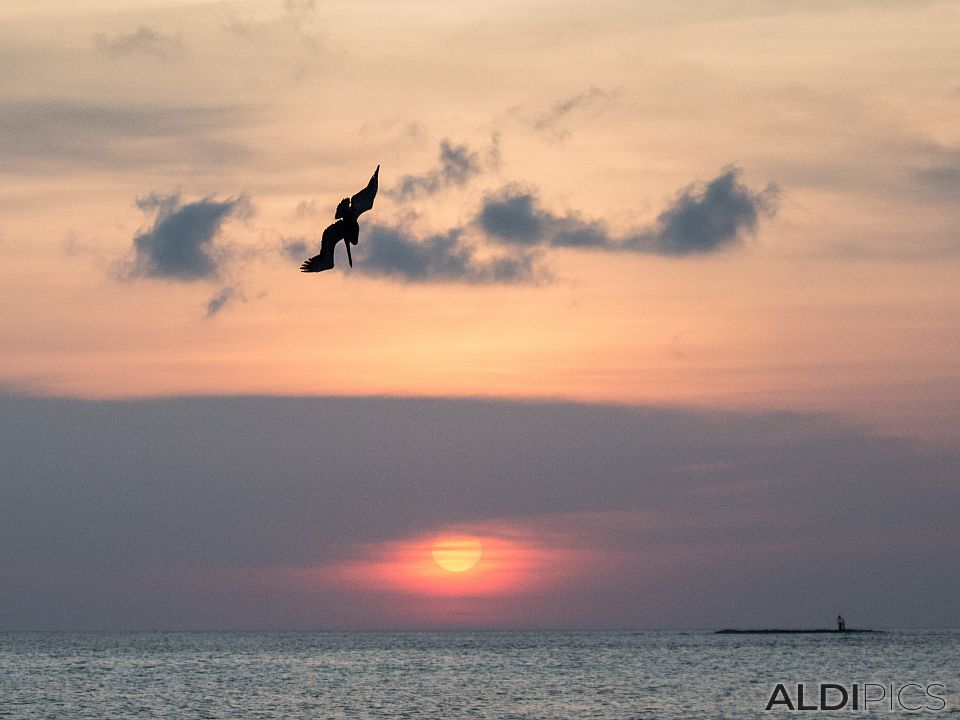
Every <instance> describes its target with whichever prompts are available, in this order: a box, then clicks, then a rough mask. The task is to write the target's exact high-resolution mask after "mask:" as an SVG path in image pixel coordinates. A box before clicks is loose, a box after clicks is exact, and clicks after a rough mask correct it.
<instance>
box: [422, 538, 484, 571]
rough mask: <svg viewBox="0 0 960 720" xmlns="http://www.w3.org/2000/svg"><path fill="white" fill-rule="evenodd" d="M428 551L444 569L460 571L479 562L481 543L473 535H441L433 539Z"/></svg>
mask: <svg viewBox="0 0 960 720" xmlns="http://www.w3.org/2000/svg"><path fill="white" fill-rule="evenodd" d="M430 552H431V554H432V555H433V559H434V561H435V562H436V563H437V565H439V566H440V567H442V568H443V569H444V570H448V571H450V572H455V573H461V572H466V571H467V570H469V569H470V568H472V567H473V566H474V565H476V564H477V563H478V562H480V557H481V556H482V555H483V544H482V543H481V542H480V540H479V538H475V537H469V536H457V537H451V536H441V537H438V538H437V539H436V540H434V541H433V546H432V549H431V551H430Z"/></svg>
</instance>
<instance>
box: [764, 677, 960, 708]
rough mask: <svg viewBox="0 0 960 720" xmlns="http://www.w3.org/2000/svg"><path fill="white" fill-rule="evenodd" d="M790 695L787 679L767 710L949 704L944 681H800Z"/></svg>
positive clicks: (778, 686) (942, 706)
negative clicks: (848, 683) (847, 682)
mask: <svg viewBox="0 0 960 720" xmlns="http://www.w3.org/2000/svg"><path fill="white" fill-rule="evenodd" d="M796 689H797V690H796V693H795V694H793V695H791V693H790V690H788V689H787V685H786V684H784V683H777V686H776V687H775V688H774V689H773V693H772V694H771V695H770V700H769V701H768V702H767V706H766V707H765V708H764V710H778V709H782V710H821V711H822V710H847V711H848V712H849V711H851V710H854V711H860V712H871V711H880V712H883V711H889V712H899V711H901V710H908V711H912V712H917V711H925V712H939V711H941V710H943V709H944V708H946V707H947V702H946V700H944V699H943V693H944V692H945V691H946V687H945V686H944V685H943V683H927V684H923V683H917V682H908V683H903V684H900V683H886V684H884V683H872V682H868V683H853V684H852V685H843V684H840V683H820V684H819V685H809V686H808V685H805V684H804V683H797V685H796Z"/></svg>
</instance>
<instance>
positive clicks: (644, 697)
mask: <svg viewBox="0 0 960 720" xmlns="http://www.w3.org/2000/svg"><path fill="white" fill-rule="evenodd" d="M778 682H783V683H785V684H787V685H788V686H792V688H793V691H794V695H795V686H796V684H797V683H799V682H804V683H807V684H811V685H814V686H816V685H817V684H818V683H820V682H837V683H840V684H844V685H846V686H847V687H849V686H851V685H852V684H853V683H868V682H872V683H882V684H886V685H887V686H888V687H889V684H890V683H894V684H895V685H896V686H897V687H899V686H902V685H904V684H906V683H908V682H918V683H921V684H922V685H924V686H925V685H928V684H930V683H934V682H938V683H942V684H943V685H944V686H945V689H940V690H937V693H938V694H940V695H942V696H944V701H945V703H946V707H945V708H944V709H943V710H940V711H939V712H935V713H934V712H914V713H910V712H905V711H902V710H900V711H895V712H891V711H890V709H889V707H888V706H880V707H879V708H878V707H875V708H874V709H873V710H872V711H871V712H870V713H864V712H862V711H861V712H854V711H851V710H849V709H847V710H844V711H835V712H816V711H810V712H803V713H799V717H803V718H838V717H843V718H853V717H872V718H893V717H913V718H917V717H960V693H958V690H960V631H957V630H944V631H936V630H924V631H897V632H888V633H882V634H875V635H866V634H864V635H846V636H839V635H779V636H776V635H740V636H735V635H714V634H711V633H705V632H704V633H675V632H642V633H629V632H578V633H563V632H550V633H544V632H530V633H517V632H511V633H494V632H484V633H470V632H444V633H375V632H370V633H290V634H261V633H250V634H244V633H0V718H24V719H26V718H29V719H30V720H34V719H35V718H64V719H67V718H70V719H71V720H72V719H74V718H97V719H98V720H105V719H108V718H240V719H246V718H271V719H272V718H284V719H287V720H290V719H295V718H381V717H390V718H517V719H519V718H544V719H546V718H550V719H551V720H553V719H555V718H604V719H606V718H611V719H612V718H616V719H618V720H624V719H629V718H753V717H757V718H761V717H762V718H772V717H792V718H796V717H798V714H797V713H789V712H786V711H784V710H782V709H780V710H773V711H770V712H765V711H764V707H765V705H766V703H767V700H768V699H769V698H770V695H771V693H772V691H773V688H774V686H775V685H776V683H778ZM895 689H896V688H895Z"/></svg>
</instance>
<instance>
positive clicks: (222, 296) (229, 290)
mask: <svg viewBox="0 0 960 720" xmlns="http://www.w3.org/2000/svg"><path fill="white" fill-rule="evenodd" d="M236 302H246V296H244V294H243V292H241V290H240V288H238V287H236V286H231V285H228V286H226V287H224V288H221V289H220V290H218V291H217V293H216V294H215V295H214V296H213V297H211V298H210V301H209V302H208V303H207V317H208V318H211V317H213V316H214V315H216V314H217V313H219V312H220V311H221V310H223V309H224V308H225V307H227V306H228V305H231V304H233V303H236Z"/></svg>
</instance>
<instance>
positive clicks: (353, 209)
mask: <svg viewBox="0 0 960 720" xmlns="http://www.w3.org/2000/svg"><path fill="white" fill-rule="evenodd" d="M379 177H380V166H379V165H377V169H376V170H374V171H373V176H372V177H371V178H370V182H368V183H367V186H366V187H365V188H364V189H363V190H361V191H360V192H358V193H357V194H356V195H354V196H353V197H349V198H344V199H343V200H341V201H340V204H339V205H337V211H336V212H335V213H334V215H333V216H334V218H335V221H334V222H333V223H332V224H331V225H329V226H328V227H327V229H326V230H324V231H323V236H322V237H321V239H320V254H319V255H314V256H313V257H312V258H310V259H309V260H304V262H303V264H302V265H301V266H300V272H323V271H324V270H330V269H332V268H333V250H334V248H335V247H336V245H337V243H338V242H340V241H341V240H343V241H344V245H346V247H347V259H348V260H349V261H350V267H353V255H352V254H351V253H350V246H351V245H356V244H357V243H358V242H359V241H360V238H359V236H360V225H359V223H357V218H358V217H359V216H360V215H361V214H362V213H365V212H366V211H367V210H369V209H370V208H372V207H373V200H374V198H376V196H377V188H378V187H379V184H380V180H379Z"/></svg>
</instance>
